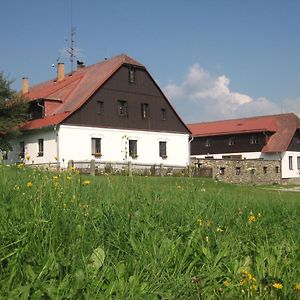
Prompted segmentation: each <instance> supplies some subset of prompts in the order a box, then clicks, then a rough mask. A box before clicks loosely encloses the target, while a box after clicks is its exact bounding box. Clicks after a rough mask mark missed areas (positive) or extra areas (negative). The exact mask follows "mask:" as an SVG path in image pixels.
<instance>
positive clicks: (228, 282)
mask: <svg viewBox="0 0 300 300" xmlns="http://www.w3.org/2000/svg"><path fill="white" fill-rule="evenodd" d="M230 283H231V282H230V279H226V280H224V281H223V284H224V285H225V286H226V287H228V286H230Z"/></svg>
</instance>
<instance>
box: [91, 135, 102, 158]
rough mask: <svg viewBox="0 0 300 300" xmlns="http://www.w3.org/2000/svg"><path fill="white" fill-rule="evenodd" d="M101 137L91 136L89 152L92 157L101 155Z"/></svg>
mask: <svg viewBox="0 0 300 300" xmlns="http://www.w3.org/2000/svg"><path fill="white" fill-rule="evenodd" d="M101 144H102V143H101V138H98V137H92V138H91V154H92V155H93V156H94V157H101V156H102V152H101V150H102V149H101V146H102V145H101Z"/></svg>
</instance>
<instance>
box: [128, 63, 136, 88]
mask: <svg viewBox="0 0 300 300" xmlns="http://www.w3.org/2000/svg"><path fill="white" fill-rule="evenodd" d="M135 72H136V69H135V68H134V67H129V68H128V82H129V83H130V84H135V83H136V74H135Z"/></svg>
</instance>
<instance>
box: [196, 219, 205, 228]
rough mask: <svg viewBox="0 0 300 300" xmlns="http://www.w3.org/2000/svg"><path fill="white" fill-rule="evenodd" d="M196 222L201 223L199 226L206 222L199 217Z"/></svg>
mask: <svg viewBox="0 0 300 300" xmlns="http://www.w3.org/2000/svg"><path fill="white" fill-rule="evenodd" d="M196 223H197V224H198V225H199V226H202V225H203V224H204V222H203V220H202V219H201V218H199V219H197V221H196Z"/></svg>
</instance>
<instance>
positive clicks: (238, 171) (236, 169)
mask: <svg viewBox="0 0 300 300" xmlns="http://www.w3.org/2000/svg"><path fill="white" fill-rule="evenodd" d="M235 175H241V167H236V168H235Z"/></svg>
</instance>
